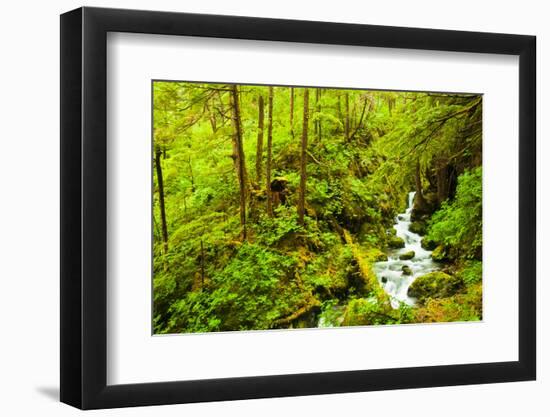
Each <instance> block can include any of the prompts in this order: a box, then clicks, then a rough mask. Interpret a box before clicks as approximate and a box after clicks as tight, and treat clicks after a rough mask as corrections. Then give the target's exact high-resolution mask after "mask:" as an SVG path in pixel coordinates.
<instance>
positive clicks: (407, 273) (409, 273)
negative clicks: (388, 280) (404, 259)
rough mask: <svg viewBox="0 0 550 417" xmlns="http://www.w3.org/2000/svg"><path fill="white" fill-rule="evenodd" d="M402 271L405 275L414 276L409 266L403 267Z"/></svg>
mask: <svg viewBox="0 0 550 417" xmlns="http://www.w3.org/2000/svg"><path fill="white" fill-rule="evenodd" d="M401 271H403V275H412V273H413V272H412V269H411V268H410V266H408V265H403V266H402V267H401Z"/></svg>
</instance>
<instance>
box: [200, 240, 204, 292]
mask: <svg viewBox="0 0 550 417" xmlns="http://www.w3.org/2000/svg"><path fill="white" fill-rule="evenodd" d="M203 288H204V243H203V241H202V239H201V291H202V289H203Z"/></svg>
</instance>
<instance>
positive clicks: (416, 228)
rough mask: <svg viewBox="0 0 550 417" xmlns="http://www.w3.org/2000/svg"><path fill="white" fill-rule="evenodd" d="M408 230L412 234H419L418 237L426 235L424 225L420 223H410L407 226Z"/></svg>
mask: <svg viewBox="0 0 550 417" xmlns="http://www.w3.org/2000/svg"><path fill="white" fill-rule="evenodd" d="M409 230H410V231H411V232H413V233H416V234H419V235H425V234H426V223H424V222H422V221H416V222H412V223H411V225H410V226H409Z"/></svg>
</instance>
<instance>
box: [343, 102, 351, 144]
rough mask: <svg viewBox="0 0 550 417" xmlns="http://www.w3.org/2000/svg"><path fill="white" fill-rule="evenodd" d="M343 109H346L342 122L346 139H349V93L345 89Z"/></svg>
mask: <svg viewBox="0 0 550 417" xmlns="http://www.w3.org/2000/svg"><path fill="white" fill-rule="evenodd" d="M344 105H345V111H346V114H345V117H346V120H345V122H344V129H345V130H344V132H345V136H346V141H347V140H349V134H350V126H349V93H348V92H347V91H346V96H345V103H344Z"/></svg>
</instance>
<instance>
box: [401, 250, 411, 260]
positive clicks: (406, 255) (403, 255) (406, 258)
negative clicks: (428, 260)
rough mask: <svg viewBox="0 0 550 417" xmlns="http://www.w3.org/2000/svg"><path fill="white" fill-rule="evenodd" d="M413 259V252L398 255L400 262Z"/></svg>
mask: <svg viewBox="0 0 550 417" xmlns="http://www.w3.org/2000/svg"><path fill="white" fill-rule="evenodd" d="M412 258H414V251H413V250H410V251H408V252H405V253H402V254H401V255H399V259H401V260H402V261H408V260H409V259H412Z"/></svg>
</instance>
